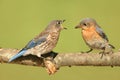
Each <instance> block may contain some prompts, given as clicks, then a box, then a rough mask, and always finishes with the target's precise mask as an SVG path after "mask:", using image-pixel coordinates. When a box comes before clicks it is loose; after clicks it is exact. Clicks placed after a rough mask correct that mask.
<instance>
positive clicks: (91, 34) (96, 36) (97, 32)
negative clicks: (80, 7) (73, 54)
mask: <svg viewBox="0 0 120 80" xmlns="http://www.w3.org/2000/svg"><path fill="white" fill-rule="evenodd" d="M75 28H76V29H77V28H81V29H82V37H83V39H84V41H85V43H86V44H87V45H88V46H89V47H90V50H89V51H87V53H89V52H91V51H92V50H93V49H100V50H103V52H100V53H102V56H103V54H107V53H111V52H113V50H112V49H114V48H115V47H114V46H113V45H111V44H109V40H108V38H107V36H106V34H105V33H104V32H103V30H102V29H101V27H100V26H99V25H98V24H97V22H96V21H95V20H94V19H92V18H84V19H83V20H81V22H80V23H79V24H78V25H77V26H76V27H75ZM102 56H101V57H102Z"/></svg>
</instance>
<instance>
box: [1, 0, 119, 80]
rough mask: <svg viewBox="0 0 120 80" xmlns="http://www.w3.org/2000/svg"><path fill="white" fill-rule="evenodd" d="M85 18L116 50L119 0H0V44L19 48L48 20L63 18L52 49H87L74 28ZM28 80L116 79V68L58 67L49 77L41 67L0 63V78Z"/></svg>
mask: <svg viewBox="0 0 120 80" xmlns="http://www.w3.org/2000/svg"><path fill="white" fill-rule="evenodd" d="M86 17H91V18H94V19H96V20H97V22H98V24H99V25H100V26H101V27H102V28H103V30H104V32H105V33H106V34H107V36H108V38H109V40H110V43H111V44H113V45H114V46H115V47H116V49H115V51H117V50H118V49H119V47H120V46H119V43H120V38H119V35H120V0H0V46H1V47H4V48H18V49H20V48H22V47H24V45H26V43H27V42H28V41H29V40H31V39H32V38H33V37H34V36H35V35H37V34H39V33H40V32H41V31H42V30H43V29H44V28H45V27H46V26H47V24H48V23H49V22H50V21H51V20H54V19H66V22H65V23H64V24H63V26H64V27H67V28H68V30H63V31H62V32H61V36H60V39H59V42H58V44H57V47H56V48H55V49H54V51H56V52H80V51H86V50H88V49H89V48H88V47H87V46H86V45H85V43H84V41H83V39H82V37H81V31H80V30H76V29H74V26H76V25H77V24H78V23H79V22H80V20H81V19H82V18H86ZM93 52H94V51H93ZM95 52H96V51H95ZM97 52H98V51H97ZM28 79H29V80H120V68H119V67H114V68H111V67H85V66H81V67H71V68H69V67H62V68H61V69H60V70H59V71H58V72H57V73H56V74H55V75H52V76H49V75H48V74H47V73H46V71H45V69H44V68H41V67H32V66H23V65H16V64H0V80H28Z"/></svg>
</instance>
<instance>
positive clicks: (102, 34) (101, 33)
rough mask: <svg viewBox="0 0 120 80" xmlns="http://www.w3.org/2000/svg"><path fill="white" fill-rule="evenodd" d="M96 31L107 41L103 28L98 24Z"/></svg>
mask: <svg viewBox="0 0 120 80" xmlns="http://www.w3.org/2000/svg"><path fill="white" fill-rule="evenodd" d="M96 31H97V33H98V34H99V35H100V36H101V37H102V38H103V39H105V40H107V41H109V40H108V38H107V36H106V34H105V33H104V32H103V30H102V29H101V28H100V27H99V26H97V27H96Z"/></svg>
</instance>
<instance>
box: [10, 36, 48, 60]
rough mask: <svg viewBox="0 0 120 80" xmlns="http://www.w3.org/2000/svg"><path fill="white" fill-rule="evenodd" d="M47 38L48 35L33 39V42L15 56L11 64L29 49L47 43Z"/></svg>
mask: <svg viewBox="0 0 120 80" xmlns="http://www.w3.org/2000/svg"><path fill="white" fill-rule="evenodd" d="M46 37H47V35H43V36H41V37H39V38H37V39H33V40H31V41H29V43H28V44H27V45H26V46H25V47H24V48H23V49H22V50H21V51H19V52H18V53H17V54H16V55H15V56H13V57H12V58H11V59H10V60H9V61H8V62H11V61H13V60H15V59H16V58H18V57H20V56H22V55H23V54H24V53H25V52H26V51H27V50H28V49H30V48H33V47H35V46H37V45H40V44H41V43H43V42H45V41H46Z"/></svg>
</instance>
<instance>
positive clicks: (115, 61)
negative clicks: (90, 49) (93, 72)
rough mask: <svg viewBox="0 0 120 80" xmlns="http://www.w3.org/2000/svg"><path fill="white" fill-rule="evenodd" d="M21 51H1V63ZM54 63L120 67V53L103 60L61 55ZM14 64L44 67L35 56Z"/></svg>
mask: <svg viewBox="0 0 120 80" xmlns="http://www.w3.org/2000/svg"><path fill="white" fill-rule="evenodd" d="M18 51H19V50H17V49H6V48H1V49H0V62H1V63H2V62H4V63H8V60H9V59H10V58H11V57H12V56H13V55H15V54H16V53H17V52H18ZM54 61H55V63H56V65H57V68H59V67H61V66H120V52H116V53H113V54H110V55H105V56H103V58H102V59H101V54H98V53H96V54H93V53H92V54H91V53H84V54H82V53H79V52H78V53H59V54H58V55H57V56H56V57H55V58H54ZM11 63H14V64H22V65H30V66H42V67H43V66H44V64H43V60H42V59H40V58H38V57H36V56H33V55H28V56H22V57H20V58H18V59H16V60H14V61H13V62H11Z"/></svg>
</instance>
